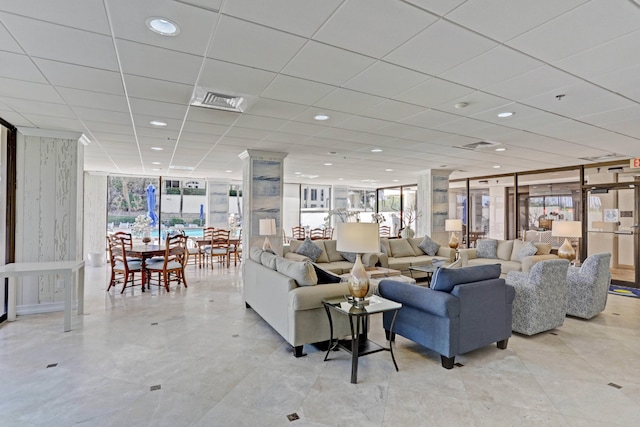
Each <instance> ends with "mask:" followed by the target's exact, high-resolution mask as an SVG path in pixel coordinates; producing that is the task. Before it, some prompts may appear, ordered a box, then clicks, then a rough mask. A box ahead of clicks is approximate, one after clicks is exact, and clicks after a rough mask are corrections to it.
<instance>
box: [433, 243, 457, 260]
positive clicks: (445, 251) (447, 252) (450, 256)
mask: <svg viewBox="0 0 640 427" xmlns="http://www.w3.org/2000/svg"><path fill="white" fill-rule="evenodd" d="M436 255H437V256H441V257H445V258H446V259H447V260H448V261H449V262H450V263H451V262H453V261H455V259H456V250H455V249H451V248H450V247H448V246H444V245H443V246H440V248H439V249H438V252H437V253H436Z"/></svg>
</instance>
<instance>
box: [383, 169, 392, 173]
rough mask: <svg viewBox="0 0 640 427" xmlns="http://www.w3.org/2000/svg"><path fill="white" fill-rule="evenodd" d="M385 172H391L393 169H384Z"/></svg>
mask: <svg viewBox="0 0 640 427" xmlns="http://www.w3.org/2000/svg"><path fill="white" fill-rule="evenodd" d="M384 171H385V172H393V169H385V170H384Z"/></svg>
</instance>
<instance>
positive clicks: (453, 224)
mask: <svg viewBox="0 0 640 427" xmlns="http://www.w3.org/2000/svg"><path fill="white" fill-rule="evenodd" d="M444 230H445V231H450V232H451V238H450V239H449V247H450V248H451V249H457V248H458V244H459V240H458V236H456V231H462V220H461V219H445V220H444Z"/></svg>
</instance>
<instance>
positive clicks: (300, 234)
mask: <svg viewBox="0 0 640 427" xmlns="http://www.w3.org/2000/svg"><path fill="white" fill-rule="evenodd" d="M306 237H307V233H306V232H305V231H304V227H302V226H300V225H296V226H295V227H293V228H292V229H291V238H292V239H295V240H304V239H305V238H306Z"/></svg>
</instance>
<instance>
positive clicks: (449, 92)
mask: <svg viewBox="0 0 640 427" xmlns="http://www.w3.org/2000/svg"><path fill="white" fill-rule="evenodd" d="M474 92H475V90H474V89H472V88H470V87H467V86H462V85H459V84H457V83H451V82H448V81H446V80H442V79H439V78H431V79H429V80H427V81H426V82H424V83H421V84H419V85H418V86H415V87H412V88H411V89H409V90H406V91H404V92H402V93H400V94H398V95H395V96H393V98H394V99H397V100H399V101H404V102H408V103H411V104H416V105H422V106H423V107H435V106H437V105H442V104H444V103H446V102H449V101H452V100H454V99H458V98H460V97H463V96H466V95H469V94H472V93H474Z"/></svg>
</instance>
